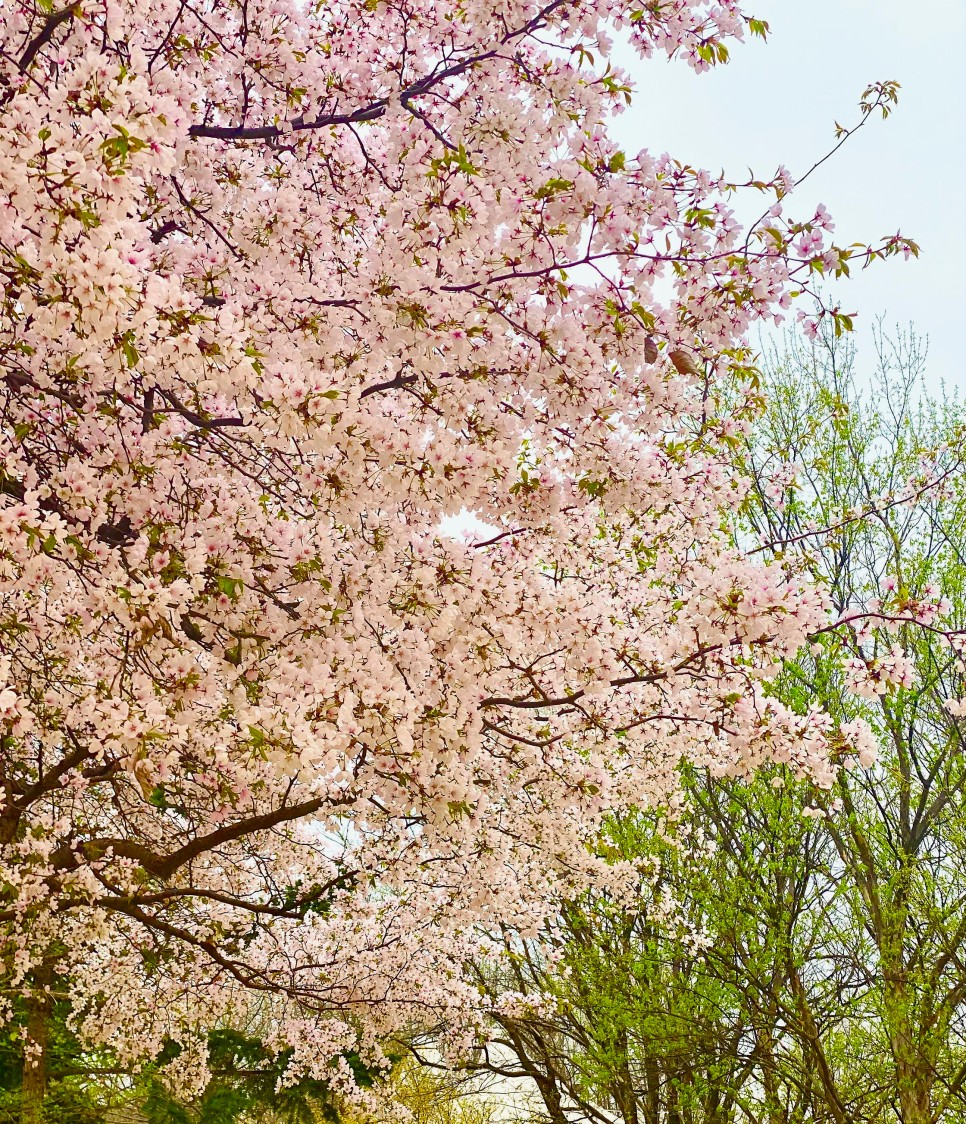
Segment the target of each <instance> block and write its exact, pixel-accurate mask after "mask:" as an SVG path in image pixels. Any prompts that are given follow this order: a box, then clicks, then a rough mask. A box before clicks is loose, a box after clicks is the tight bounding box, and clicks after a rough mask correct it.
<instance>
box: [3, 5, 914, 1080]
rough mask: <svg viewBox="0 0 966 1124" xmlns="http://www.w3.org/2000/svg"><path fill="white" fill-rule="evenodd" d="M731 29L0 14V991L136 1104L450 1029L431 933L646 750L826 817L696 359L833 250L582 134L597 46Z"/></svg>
mask: <svg viewBox="0 0 966 1124" xmlns="http://www.w3.org/2000/svg"><path fill="white" fill-rule="evenodd" d="M751 25H752V30H756V29H757V30H761V28H760V25H755V23H754V21H751ZM748 26H749V21H748V20H747V19H746V18H745V16H744V15H743V14H742V12H741V11H740V10H739V9H738V7H737V6H736V4H735V3H733V2H732V0H723V2H721V3H706V2H704V0H666V2H663V3H658V4H644V5H642V6H640V7H638V6H636V5H630V6H625V5H623V4H622V3H621V2H619V0H595V2H591V0H550V2H548V3H533V2H530V0H500V2H494V0H398V2H393V3H387V2H384V0H363V2H357V0H333V2H332V3H327V4H305V3H301V2H296V0H291V2H287V0H201V2H200V3H196V4H187V3H184V2H183V0H151V2H150V3H147V2H146V0H75V2H73V3H71V4H69V5H67V6H66V7H64V8H62V9H59V10H51V9H50V8H49V7H45V6H44V5H40V4H38V5H35V4H33V3H25V2H23V0H0V28H2V33H0V273H2V275H3V281H4V298H3V304H2V305H0V411H2V414H0V425H2V442H3V444H2V452H0V457H2V460H0V650H2V661H0V672H2V676H3V682H2V684H0V736H2V750H0V800H2V807H0V848H2V849H0V925H2V929H0V950H2V955H3V967H2V969H0V972H2V974H3V981H4V984H3V992H2V993H3V994H4V995H6V996H15V995H18V994H19V995H22V996H25V997H27V998H28V999H29V998H30V997H31V996H34V998H36V991H37V989H38V987H40V984H39V983H38V980H41V979H42V978H43V973H42V971H41V969H42V968H43V969H44V970H46V971H48V973H49V972H50V971H53V972H55V973H56V975H57V978H58V979H60V980H63V981H64V983H63V989H64V990H65V992H66V993H67V994H68V996H69V998H70V1001H71V1003H72V1005H73V1009H74V1012H75V1014H74V1022H75V1025H76V1027H77V1029H78V1030H79V1032H80V1033H81V1034H82V1035H83V1036H84V1037H85V1038H86V1039H88V1040H91V1041H95V1042H96V1041H110V1042H111V1043H112V1044H113V1045H114V1047H115V1048H117V1049H118V1050H119V1051H120V1052H121V1053H122V1054H125V1053H127V1054H128V1055H130V1056H131V1057H143V1056H145V1055H150V1054H151V1053H152V1052H156V1051H157V1050H159V1049H160V1048H161V1046H162V1045H163V1044H164V1042H165V1041H166V1040H168V1039H176V1040H177V1041H178V1042H180V1043H181V1044H182V1045H183V1046H184V1047H185V1049H184V1052H183V1053H182V1055H181V1064H182V1065H183V1067H184V1069H185V1072H188V1070H189V1068H190V1065H192V1064H195V1065H203V1062H199V1061H198V1060H197V1052H195V1053H194V1054H193V1053H192V1050H191V1048H190V1047H191V1043H192V1041H199V1042H200V1041H202V1040H203V1035H202V1031H203V1029H204V1028H205V1027H208V1026H211V1025H213V1023H214V1022H216V1021H217V1020H219V1019H230V1018H231V1017H232V1014H233V1012H235V1011H237V1010H238V1008H239V1004H243V1003H245V1002H248V1001H250V998H251V997H253V996H254V997H256V998H257V999H258V1000H259V1002H260V1003H262V1004H263V1005H264V1007H265V1009H266V1010H270V1011H271V1012H272V1023H271V1025H272V1027H273V1030H272V1035H273V1036H274V1037H273V1038H272V1041H274V1042H275V1043H276V1044H277V1045H278V1046H279V1048H281V1047H282V1046H284V1045H290V1046H294V1047H295V1054H294V1057H293V1067H294V1068H300V1069H304V1070H308V1071H314V1072H318V1071H319V1070H320V1068H322V1069H325V1067H327V1066H329V1065H330V1064H332V1060H333V1059H337V1058H339V1057H340V1056H342V1055H343V1054H344V1053H345V1052H346V1051H347V1050H350V1049H356V1048H360V1046H361V1048H364V1049H368V1050H370V1051H372V1050H375V1049H376V1046H375V1044H376V1042H377V1040H378V1037H379V1035H381V1034H383V1033H386V1032H387V1031H389V1030H391V1029H392V1028H393V1027H396V1026H399V1025H403V1024H406V1023H407V1022H409V1021H411V1020H413V1019H414V1018H418V1017H419V1015H420V1012H422V1011H427V1010H433V1011H434V1012H435V1014H434V1017H436V1015H438V1013H439V1011H440V1010H442V1011H444V1012H445V1011H451V1012H453V1013H454V1014H456V1015H458V1016H459V1019H461V1020H462V1021H463V1022H464V1025H465V1020H466V1018H467V1012H468V1011H471V1010H473V1009H474V1008H475V1006H477V1005H478V1004H479V997H478V993H477V992H476V991H475V989H473V988H472V987H471V986H469V985H468V984H466V983H465V982H461V977H460V974H459V971H458V968H459V965H460V964H461V963H462V962H463V960H464V959H466V957H467V956H469V955H470V953H471V952H472V951H473V950H474V949H475V948H476V944H477V942H478V941H479V940H480V939H481V938H480V937H479V935H478V933H479V927H480V926H484V927H485V926H488V925H493V924H495V923H496V922H498V921H499V920H500V919H501V918H502V917H506V916H512V917H513V918H514V920H515V921H516V923H517V924H518V925H521V926H522V927H523V928H524V929H525V928H526V926H527V924H528V923H532V925H537V924H538V923H539V921H540V919H541V918H542V916H543V914H544V912H545V910H546V903H547V901H548V900H549V898H550V895H551V893H552V891H553V890H554V888H555V887H560V886H561V885H564V886H566V885H579V884H580V883H581V881H582V880H585V879H586V878H587V877H590V876H597V877H606V876H608V875H607V873H606V871H605V870H604V869H603V868H602V867H601V865H600V864H599V863H597V864H595V860H594V859H593V858H592V857H591V856H590V854H589V852H588V851H587V850H586V849H585V848H584V847H583V846H582V840H583V839H584V838H585V837H586V836H587V834H588V833H591V832H593V831H594V830H595V828H596V825H597V824H598V823H599V820H600V816H601V815H602V814H603V813H604V811H605V810H606V809H607V808H610V807H619V806H627V805H632V804H643V803H653V802H656V801H660V800H662V799H663V798H664V797H665V796H666V794H667V792H668V791H669V790H670V789H671V788H672V787H673V785H674V774H675V767H676V764H677V762H678V761H679V760H680V759H681V758H682V757H687V758H689V759H691V760H693V761H695V762H697V763H698V764H707V765H712V766H713V767H714V768H715V770H717V771H719V772H729V773H735V772H741V771H744V770H747V769H750V768H752V767H754V766H755V765H756V764H757V763H759V762H762V761H765V760H778V761H787V762H792V763H794V764H795V765H796V766H797V767H798V768H800V769H801V770H802V771H804V772H808V771H811V772H813V773H814V774H815V775H817V776H818V777H820V778H824V779H825V780H826V782H827V780H828V777H829V776H830V775H831V774H830V766H829V747H830V742H829V738H830V728H829V724H828V722H827V720H825V719H823V717H822V716H821V715H818V714H809V715H806V716H804V717H802V716H796V715H793V714H790V713H788V712H787V711H786V710H785V709H784V708H783V707H782V706H780V705H779V704H778V703H777V702H776V701H775V700H774V698H772V697H770V696H769V693H768V691H767V689H766V685H765V681H766V680H767V679H768V677H769V676H770V675H771V674H773V673H774V671H775V669H776V668H777V666H778V664H779V662H780V661H781V659H782V658H783V657H785V656H786V655H788V654H789V653H792V652H794V651H795V650H796V649H797V648H798V647H799V645H800V644H801V643H802V642H803V641H804V640H805V639H806V638H807V637H808V636H809V634H810V633H812V632H813V631H814V630H816V629H817V628H819V627H821V626H822V625H823V624H824V623H825V621H826V616H825V609H824V606H823V602H822V598H821V597H820V595H819V594H818V593H817V592H815V591H814V590H812V589H811V588H809V586H808V584H807V583H806V582H805V581H804V579H803V578H802V577H801V576H800V575H799V574H797V573H796V572H795V570H794V568H792V567H790V566H787V565H783V564H782V563H780V562H772V563H766V562H764V561H763V560H762V559H761V558H748V557H745V556H743V555H742V554H740V553H739V552H737V551H736V550H735V549H734V548H733V547H732V546H731V545H730V544H729V538H728V535H727V534H726V531H725V522H726V521H725V519H724V517H723V513H724V512H727V511H728V510H729V509H730V508H732V507H733V506H734V504H735V503H736V502H737V501H738V499H739V497H740V494H741V487H742V485H741V483H740V481H739V480H737V479H736V478H735V475H734V472H733V470H732V468H731V467H729V462H728V456H727V454H728V450H729V446H730V443H732V442H733V441H734V435H735V434H736V433H740V432H742V431H743V430H744V429H745V428H746V427H747V426H748V424H749V422H750V419H751V418H752V417H753V416H754V409H755V404H756V401H757V395H756V391H755V381H754V372H753V370H752V369H751V367H750V366H749V353H748V351H747V350H746V347H745V344H744V337H745V333H746V330H747V329H748V327H749V326H750V325H751V324H752V323H753V322H754V321H755V320H756V319H759V318H762V317H774V316H775V315H776V314H777V313H779V312H780V310H781V309H782V308H783V307H786V306H787V304H788V302H789V300H790V298H791V294H792V293H794V292H800V291H803V290H805V289H807V286H808V283H809V278H810V277H814V276H815V275H816V274H819V275H820V274H821V273H822V272H823V271H824V270H827V269H829V268H835V269H841V268H843V267H844V263H845V262H846V261H847V260H848V257H849V256H853V257H854V256H856V251H855V250H854V249H851V250H838V249H835V248H833V247H831V246H829V245H828V244H827V243H826V241H825V232H826V231H827V228H828V223H827V217H826V216H825V215H824V212H820V213H818V214H817V215H816V216H815V219H814V221H813V222H809V223H804V224H803V223H798V224H796V223H793V222H791V221H790V220H789V221H786V220H785V219H784V218H783V217H782V213H781V208H780V207H772V208H771V209H770V211H769V212H768V214H767V216H766V218H765V220H763V221H762V223H759V224H758V225H757V227H755V228H754V229H751V230H744V231H743V230H742V229H741V228H740V227H739V226H738V224H737V223H736V222H735V220H734V217H733V215H732V212H731V210H730V209H729V206H728V197H729V194H730V192H731V190H732V186H731V185H728V184H726V183H724V182H723V181H720V180H716V179H715V178H714V177H712V176H709V175H708V174H706V173H704V172H701V171H698V170H695V169H692V168H690V167H687V166H684V165H681V164H679V163H677V162H675V161H673V160H672V159H670V158H669V157H656V156H654V155H652V154H650V153H648V152H646V151H644V152H641V153H639V154H638V155H637V156H636V157H633V158H631V157H628V156H626V155H625V154H624V153H622V152H621V151H619V150H618V149H617V147H616V146H615V145H614V143H613V142H612V141H611V139H610V138H609V135H608V132H607V121H608V118H609V117H610V116H611V115H612V114H613V113H615V112H617V111H619V110H620V109H622V108H623V107H624V105H625V102H626V95H627V86H626V83H625V80H624V78H623V76H622V75H621V74H620V73H619V72H618V71H616V70H615V69H613V68H612V67H611V66H609V65H608V63H607V49H608V42H609V37H610V36H612V35H620V36H623V37H625V38H626V39H628V40H629V41H630V42H631V43H632V44H633V46H634V47H635V48H636V49H637V51H638V52H639V53H640V54H641V55H643V56H647V55H650V54H651V53H652V52H656V51H657V52H665V53H667V54H668V55H680V56H683V57H684V58H685V59H686V60H687V61H689V62H690V63H691V64H692V65H694V66H695V67H696V68H697V69H702V68H703V67H705V66H707V65H709V64H711V63H713V62H716V61H721V60H723V58H724V57H726V52H727V48H726V40H727V39H728V38H729V37H734V36H739V37H740V35H741V34H743V32H744V31H745V30H746V29H747V27H748ZM880 97H882V98H887V97H888V91H885V92H883V91H880ZM876 104H877V103H876ZM869 112H871V109H870V110H869ZM788 186H789V185H788V182H787V177H785V176H780V177H778V179H776V180H775V181H774V182H770V183H755V184H753V185H751V186H750V188H749V190H754V189H756V188H757V189H760V190H764V191H768V192H773V193H774V196H775V198H776V200H780V197H781V196H782V195H783V194H784V193H785V191H786V189H787V187H788ZM902 248H903V244H902V243H901V241H900V240H893V241H891V242H890V243H888V244H887V245H886V247H885V248H884V249H883V248H880V249H878V250H871V249H870V250H869V251H868V255H871V256H874V255H875V254H877V253H880V252H893V251H898V250H901V249H902ZM859 256H861V255H859ZM833 258H834V261H833ZM464 509H466V510H472V511H473V512H474V513H475V514H476V516H477V518H478V519H479V520H480V521H481V522H482V523H483V524H485V525H486V526H487V527H489V528H492V533H489V532H488V533H487V535H486V536H485V537H482V538H478V539H477V540H475V541H474V540H472V539H470V538H467V537H463V538H459V537H455V538H454V537H453V536H451V535H450V536H447V535H445V534H443V533H442V530H441V527H442V525H443V524H444V522H445V520H447V519H448V518H450V517H452V516H454V515H456V514H458V513H459V512H460V511H461V510H464ZM855 736H856V739H857V742H858V743H861V732H856V735H855ZM835 739H836V740H835V743H834V744H835V745H836V746H837V747H838V749H837V750H836V752H837V753H840V754H845V755H846V756H847V755H848V753H849V752H854V751H857V748H858V747H857V746H856V745H854V746H852V747H851V750H850V747H849V744H848V742H847V741H843V739H842V737H841V736H840V735H839V734H836V735H835ZM528 918H530V919H531V921H530V922H528ZM246 997H248V998H247V999H246ZM193 1035H194V1038H193V1037H192V1036H193ZM192 1058H194V1059H195V1061H194V1062H192V1061H191V1059H192ZM344 1068H345V1067H344V1065H343V1069H344ZM199 1072H200V1070H199Z"/></svg>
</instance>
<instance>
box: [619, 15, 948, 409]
mask: <svg viewBox="0 0 966 1124" xmlns="http://www.w3.org/2000/svg"><path fill="white" fill-rule="evenodd" d="M747 10H748V11H750V12H751V13H752V14H754V15H756V16H759V17H760V18H762V19H766V20H768V22H769V23H770V25H771V34H770V35H769V38H768V41H767V43H762V42H761V41H760V40H754V41H750V42H747V43H746V44H744V45H741V44H738V45H736V46H735V47H734V49H733V51H732V62H731V63H730V64H729V65H728V66H725V67H720V68H718V69H716V70H714V71H711V72H709V73H706V74H702V75H695V74H694V73H693V72H692V71H691V70H690V69H689V68H688V67H687V66H685V65H684V64H682V63H668V62H666V61H663V60H659V59H656V58H655V59H653V60H651V61H649V62H648V63H645V64H640V63H635V64H634V65H633V68H632V77H633V80H634V83H635V85H636V87H637V92H636V94H635V97H634V104H633V105H632V106H631V108H630V110H629V111H628V112H627V113H626V114H624V116H623V117H622V118H621V119H620V120H619V122H618V123H617V133H618V136H619V137H620V139H621V142H622V143H623V145H624V146H625V147H626V148H627V150H628V151H629V152H631V153H633V152H636V151H638V150H639V149H640V148H648V149H650V150H651V151H652V152H664V151H667V152H671V153H672V154H673V155H674V156H676V157H677V158H678V159H683V160H687V161H688V162H690V163H693V164H697V165H700V166H703V167H706V168H709V169H711V170H714V171H718V170H720V169H721V168H722V167H723V168H724V170H725V172H726V173H727V174H728V175H729V176H733V177H734V178H736V179H739V178H744V173H745V171H746V169H747V167H748V166H749V165H750V166H751V167H752V169H753V170H754V171H755V173H756V175H770V174H771V172H772V171H773V170H774V169H775V167H776V166H777V165H778V164H785V165H786V166H787V167H788V168H789V169H790V170H791V172H792V173H793V174H794V175H800V174H802V173H803V172H804V171H805V170H806V169H807V168H808V167H809V166H810V165H811V164H812V163H813V162H814V161H815V159H817V158H818V157H819V156H821V155H823V154H824V153H825V152H826V151H827V150H828V149H829V148H830V147H831V145H832V144H834V143H835V142H834V135H833V128H834V122H835V121H836V120H837V121H840V122H842V124H852V123H854V122H855V121H856V120H857V119H858V108H857V106H858V101H859V96H860V94H861V92H862V90H863V89H864V88H865V87H866V86H867V85H869V84H870V83H871V82H873V81H876V80H884V79H896V80H897V81H898V82H900V83H901V84H902V90H901V91H900V101H899V105H898V107H897V108H896V109H895V111H894V112H893V114H892V116H891V117H890V118H889V119H888V120H887V121H882V120H880V119H878V118H877V119H875V120H871V121H870V122H869V123H868V124H867V125H866V126H865V128H864V129H862V131H861V132H860V133H858V134H857V135H856V136H855V137H853V138H851V139H850V140H849V141H848V143H847V144H846V145H845V147H844V148H843V149H841V150H840V151H839V153H838V154H837V155H836V156H835V157H833V159H832V160H830V161H829V162H828V163H827V164H826V165H825V166H824V167H822V168H821V169H819V170H818V171H817V172H816V173H815V174H814V175H813V176H812V177H811V178H810V179H809V181H808V182H807V183H806V184H804V185H803V187H802V189H801V197H800V198H798V197H797V194H796V196H795V197H793V198H792V199H791V200H790V201H789V203H788V205H787V211H788V213H790V214H808V213H810V208H813V207H814V205H815V204H816V203H818V202H824V203H825V204H826V206H827V207H828V209H829V211H830V212H831V213H832V216H833V218H834V219H835V222H836V230H835V238H836V240H839V241H844V242H853V241H867V242H871V241H875V240H877V239H878V238H879V237H881V236H882V235H886V234H892V233H895V231H896V230H901V231H902V233H903V234H906V235H908V236H909V237H911V238H914V239H916V241H918V242H919V243H920V245H921V247H922V256H921V257H920V259H919V260H918V261H915V260H910V261H908V262H904V261H902V260H901V259H896V260H894V261H889V262H878V263H875V264H874V265H873V266H872V267H871V268H870V269H869V270H867V271H866V272H864V273H861V274H857V275H854V278H853V280H851V281H849V282H847V283H845V285H844V286H843V287H842V288H841V289H840V290H838V291H837V293H836V299H838V300H839V301H840V302H841V303H842V305H843V308H844V309H845V310H846V311H853V310H854V311H857V312H858V313H859V317H860V319H859V321H858V325H860V334H859V341H858V342H859V345H860V361H861V360H862V358H863V355H864V356H865V358H866V359H868V360H869V361H870V362H871V359H872V356H871V354H870V345H869V342H868V326H869V325H870V324H871V322H872V321H873V320H874V319H875V317H876V316H877V315H878V314H879V313H884V314H885V315H886V318H887V322H888V323H895V322H900V323H902V324H903V325H905V324H907V323H908V322H909V321H912V322H913V323H914V324H915V327H916V328H917V330H918V331H919V332H920V333H922V334H927V335H928V336H929V344H930V348H929V364H928V380H929V383H930V385H931V386H932V387H933V388H938V386H939V384H940V382H945V384H946V385H947V386H949V387H953V386H958V387H959V388H961V389H963V388H966V364H964V363H963V351H964V345H963V339H962V336H963V333H964V330H966V270H964V268H963V262H962V260H961V259H962V255H963V253H964V250H966V235H964V228H963V225H962V224H963V223H964V221H966V187H964V180H966V156H964V150H963V145H964V139H966V129H964V120H966V95H964V92H963V88H962V80H961V78H958V77H957V75H961V74H962V73H964V71H966V63H964V58H966V0H918V2H916V3H910V2H909V0H748V3H747ZM626 58H627V56H625V55H623V53H621V55H620V59H621V61H622V62H625V61H626Z"/></svg>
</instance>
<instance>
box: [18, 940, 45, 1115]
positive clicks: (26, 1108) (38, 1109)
mask: <svg viewBox="0 0 966 1124" xmlns="http://www.w3.org/2000/svg"><path fill="white" fill-rule="evenodd" d="M52 979H53V969H52V966H51V964H50V963H49V962H46V961H45V962H44V963H43V964H42V965H41V966H40V967H39V968H38V969H37V971H36V973H35V974H34V982H33V994H32V995H31V997H30V999H29V1000H28V1001H27V1040H26V1049H25V1051H24V1065H23V1081H22V1083H21V1086H20V1095H21V1098H22V1102H23V1115H22V1117H21V1119H22V1121H23V1124H42V1122H43V1118H44V1097H45V1096H46V1094H47V1047H48V1044H49V1040H50V1012H51V1007H52V1000H51V997H50V984H51V981H52Z"/></svg>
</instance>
